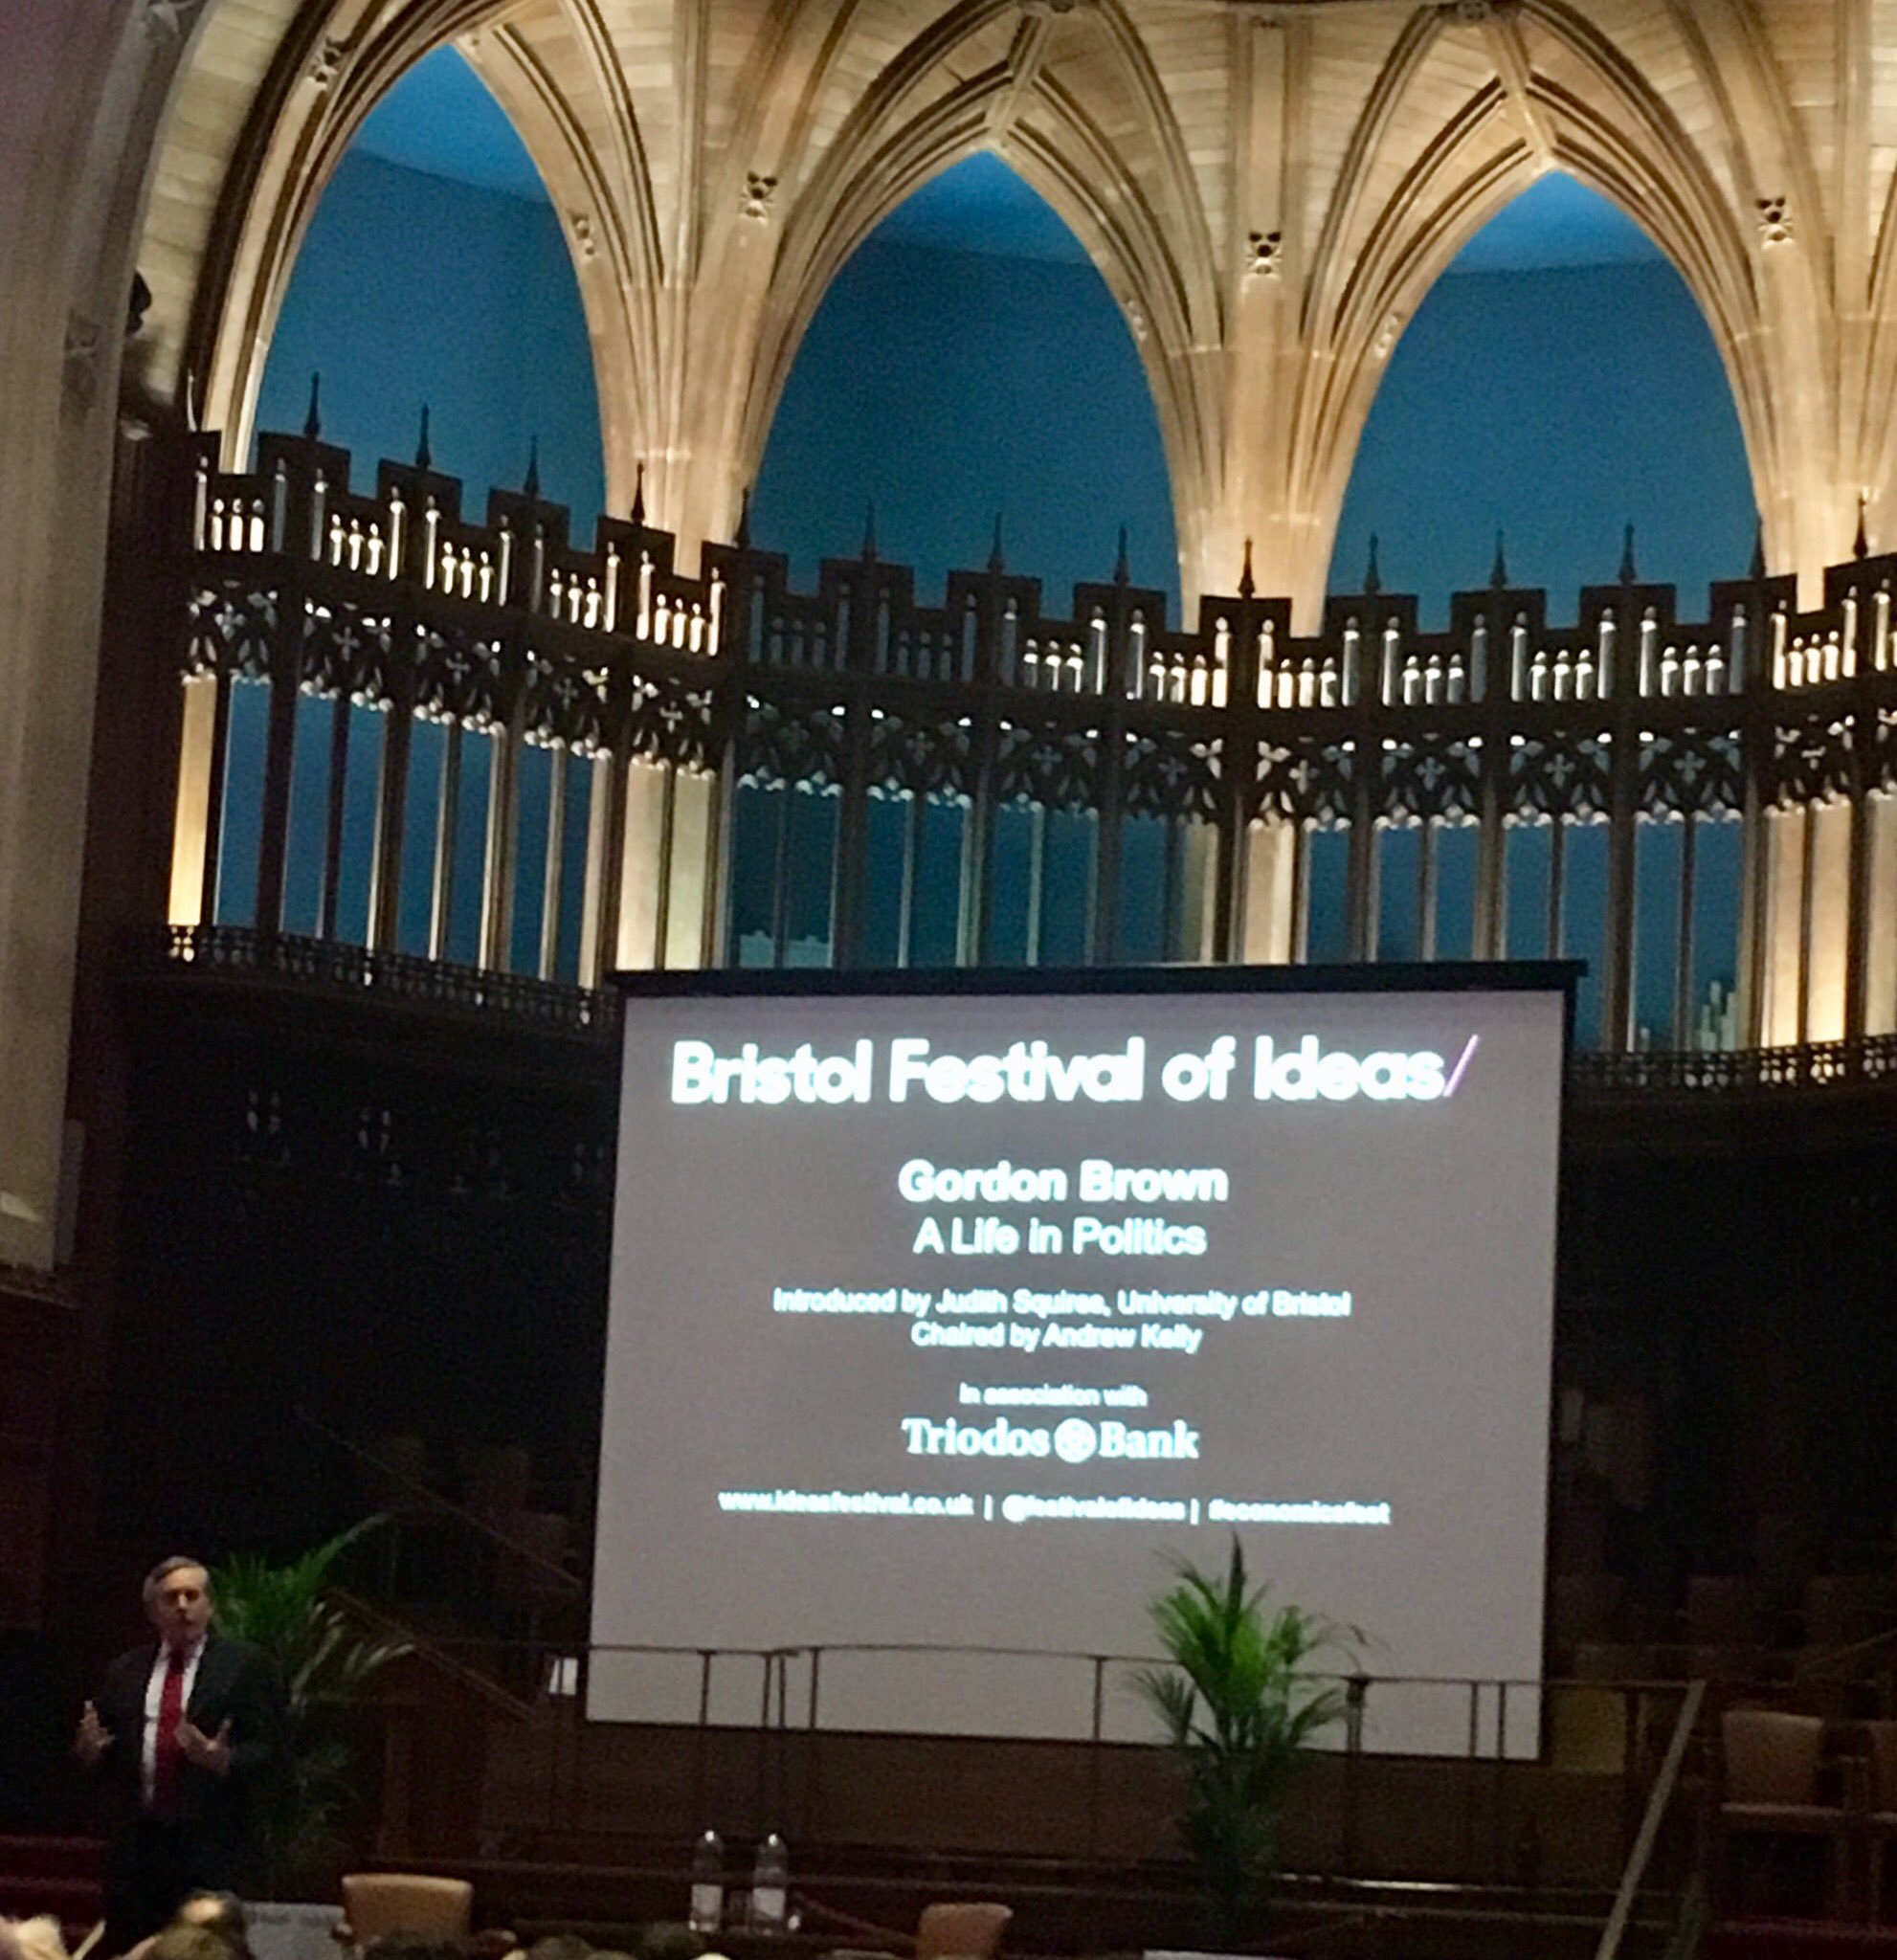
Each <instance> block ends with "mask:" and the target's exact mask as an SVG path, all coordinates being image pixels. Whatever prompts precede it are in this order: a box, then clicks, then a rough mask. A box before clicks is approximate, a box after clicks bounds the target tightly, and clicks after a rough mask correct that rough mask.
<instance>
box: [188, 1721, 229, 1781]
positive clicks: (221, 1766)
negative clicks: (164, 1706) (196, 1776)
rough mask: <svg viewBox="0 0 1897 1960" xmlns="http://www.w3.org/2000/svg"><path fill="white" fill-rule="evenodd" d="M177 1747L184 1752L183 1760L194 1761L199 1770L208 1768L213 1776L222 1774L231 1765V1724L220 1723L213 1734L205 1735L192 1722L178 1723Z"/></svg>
mask: <svg viewBox="0 0 1897 1960" xmlns="http://www.w3.org/2000/svg"><path fill="white" fill-rule="evenodd" d="M177 1733H178V1747H179V1748H181V1749H183V1750H184V1752H185V1760H186V1761H187V1762H189V1763H195V1764H196V1765H197V1766H198V1768H199V1769H200V1770H209V1771H211V1773H212V1775H213V1776H222V1775H223V1774H224V1772H225V1771H227V1770H229V1769H230V1767H231V1725H230V1723H229V1721H228V1720H227V1721H225V1722H223V1723H221V1724H220V1725H219V1726H218V1730H217V1733H216V1734H215V1735H206V1734H205V1732H204V1730H203V1729H201V1728H200V1727H198V1726H197V1725H196V1724H195V1723H194V1722H180V1723H179V1724H178V1731H177Z"/></svg>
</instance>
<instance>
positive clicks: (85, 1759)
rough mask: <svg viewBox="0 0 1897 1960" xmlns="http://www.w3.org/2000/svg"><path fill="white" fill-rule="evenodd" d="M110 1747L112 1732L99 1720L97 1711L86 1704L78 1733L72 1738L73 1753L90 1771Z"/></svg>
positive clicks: (90, 1704)
mask: <svg viewBox="0 0 1897 1960" xmlns="http://www.w3.org/2000/svg"><path fill="white" fill-rule="evenodd" d="M111 1747H112V1731H111V1730H110V1729H109V1728H107V1727H106V1726H105V1725H104V1723H102V1722H101V1721H100V1719H99V1710H98V1708H97V1707H96V1706H95V1705H94V1704H92V1703H91V1702H88V1703H87V1704H85V1710H84V1712H83V1713H82V1714H81V1715H80V1717H79V1732H78V1734H77V1735H76V1736H75V1737H74V1738H73V1753H74V1754H75V1755H77V1756H78V1759H79V1761H80V1762H81V1763H83V1764H84V1765H85V1767H86V1768H87V1769H88V1770H90V1769H92V1768H94V1767H95V1766H96V1765H97V1764H98V1762H99V1759H100V1756H102V1755H103V1754H104V1753H105V1751H106V1750H107V1749H109V1748H111Z"/></svg>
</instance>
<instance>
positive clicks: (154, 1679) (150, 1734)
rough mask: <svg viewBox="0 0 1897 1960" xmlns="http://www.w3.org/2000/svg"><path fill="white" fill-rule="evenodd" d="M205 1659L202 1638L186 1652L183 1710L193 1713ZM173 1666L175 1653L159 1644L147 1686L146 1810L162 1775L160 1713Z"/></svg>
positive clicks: (142, 1779)
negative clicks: (199, 1670) (193, 1696)
mask: <svg viewBox="0 0 1897 1960" xmlns="http://www.w3.org/2000/svg"><path fill="white" fill-rule="evenodd" d="M202 1659H204V1636H203V1635H202V1634H200V1635H199V1636H198V1637H197V1638H196V1639H195V1640H193V1641H192V1642H191V1644H190V1646H189V1647H188V1648H186V1649H185V1697H184V1702H183V1706H184V1708H185V1709H186V1710H189V1709H190V1705H191V1690H192V1688H194V1687H195V1686H196V1685H197V1664H198V1662H199V1661H200V1660H202ZM170 1666H171V1650H170V1648H169V1647H167V1645H166V1644H165V1642H164V1641H163V1640H160V1641H159V1643H158V1658H157V1659H155V1660H154V1661H153V1662H152V1663H151V1676H150V1679H149V1680H147V1681H146V1682H145V1725H144V1734H145V1741H144V1745H143V1747H142V1748H140V1750H139V1788H140V1790H141V1792H142V1793H143V1796H144V1802H145V1809H146V1810H149V1809H150V1808H151V1792H152V1785H153V1783H154V1781H155V1780H156V1778H157V1773H158V1710H159V1705H160V1704H161V1703H162V1702H163V1701H164V1699H165V1677H166V1674H167V1672H168V1671H169V1669H170Z"/></svg>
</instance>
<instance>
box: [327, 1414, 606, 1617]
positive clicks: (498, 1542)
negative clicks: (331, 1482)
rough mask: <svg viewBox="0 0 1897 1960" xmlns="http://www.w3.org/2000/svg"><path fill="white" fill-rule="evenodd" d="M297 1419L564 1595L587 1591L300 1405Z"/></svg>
mask: <svg viewBox="0 0 1897 1960" xmlns="http://www.w3.org/2000/svg"><path fill="white" fill-rule="evenodd" d="M296 1415H297V1420H298V1421H299V1422H300V1423H301V1424H302V1426H303V1427H304V1428H305V1429H307V1430H311V1431H313V1432H314V1433H315V1434H316V1435H318V1436H320V1437H323V1438H324V1440H325V1441H326V1442H331V1443H335V1444H337V1445H338V1446H339V1447H340V1448H342V1449H343V1450H346V1452H347V1453H348V1454H349V1455H350V1456H351V1457H353V1458H354V1459H356V1460H357V1462H359V1463H366V1464H368V1466H369V1468H370V1469H372V1470H374V1471H375V1472H376V1474H377V1475H378V1476H381V1477H386V1478H388V1480H389V1481H391V1483H393V1484H395V1485H397V1486H398V1487H399V1488H400V1489H402V1490H404V1491H407V1492H410V1493H412V1494H413V1495H414V1496H416V1497H420V1498H425V1499H426V1500H427V1501H428V1507H429V1509H430V1510H431V1511H435V1512H439V1513H440V1514H441V1515H442V1516H444V1517H450V1518H453V1519H454V1520H455V1521H456V1522H457V1523H458V1524H460V1525H464V1526H466V1527H467V1528H468V1529H469V1530H470V1531H472V1532H473V1533H475V1535H476V1536H477V1537H480V1538H484V1539H485V1540H486V1541H487V1542H488V1543H489V1544H490V1545H492V1546H493V1547H494V1548H496V1549H497V1550H500V1551H504V1552H506V1553H507V1555H508V1556H509V1557H510V1558H518V1559H521V1560H522V1561H524V1563H525V1564H527V1565H529V1566H532V1567H534V1568H535V1569H536V1570H539V1571H542V1572H545V1573H546V1574H547V1576H548V1577H549V1578H551V1579H554V1580H557V1581H558V1583H559V1584H560V1586H561V1587H562V1588H563V1589H564V1590H565V1591H567V1592H569V1593H573V1594H574V1595H575V1596H577V1595H578V1594H580V1593H584V1592H585V1591H586V1588H585V1586H584V1585H583V1584H582V1583H581V1582H580V1580H579V1579H578V1578H576V1577H575V1576H574V1574H573V1573H571V1572H569V1570H567V1568H566V1567H565V1566H557V1565H555V1564H554V1563H553V1562H552V1560H551V1559H546V1558H542V1557H541V1555H540V1554H539V1553H538V1552H537V1551H535V1550H534V1549H533V1548H532V1547H530V1546H525V1545H517V1544H516V1543H515V1542H514V1540H513V1539H511V1538H509V1537H508V1536H507V1534H506V1533H505V1532H504V1531H500V1530H497V1529H496V1528H495V1527H494V1526H492V1525H491V1524H489V1523H488V1522H487V1520H486V1519H484V1518H481V1517H479V1516H477V1515H476V1513H475V1512H473V1511H470V1510H467V1509H465V1508H464V1507H463V1506H462V1505H460V1504H458V1503H456V1502H455V1500H454V1499H453V1498H451V1497H444V1496H443V1495H442V1494H441V1492H440V1491H438V1490H436V1489H435V1486H434V1485H433V1484H432V1483H424V1482H422V1481H421V1480H420V1479H419V1478H416V1477H411V1476H410V1475H409V1473H408V1472H407V1471H406V1470H402V1469H399V1468H397V1466H396V1465H395V1464H393V1463H391V1462H388V1461H387V1460H385V1459H383V1458H381V1457H378V1456H377V1455H376V1454H375V1452H374V1451H373V1450H366V1449H364V1448H363V1446H362V1444H360V1443H359V1442H356V1441H354V1440H353V1439H352V1438H351V1437H346V1436H345V1435H343V1433H342V1432H341V1431H340V1430H334V1429H331V1428H330V1427H329V1425H328V1424H327V1423H326V1422H324V1421H323V1420H322V1418H321V1417H320V1416H315V1415H312V1414H310V1413H309V1411H308V1410H307V1409H305V1408H304V1407H303V1405H302V1404H301V1402H299V1403H298V1404H297V1405H296Z"/></svg>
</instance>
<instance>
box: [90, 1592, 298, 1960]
mask: <svg viewBox="0 0 1897 1960" xmlns="http://www.w3.org/2000/svg"><path fill="white" fill-rule="evenodd" d="M212 1611H213V1609H212V1597H211V1575H210V1573H209V1572H208V1571H207V1570H205V1568H204V1566H203V1565H202V1564H200V1563H199V1561H197V1560H196V1559H190V1558H167V1559H166V1560H165V1561H164V1562H163V1563H162V1564H160V1565H158V1566H155V1567H153V1569H152V1570H151V1571H150V1573H149V1574H148V1575H147V1576H146V1579H145V1615H146V1617H147V1618H148V1619H149V1620H150V1621H151V1624H152V1627H153V1629H154V1631H155V1632H156V1634H157V1638H156V1640H154V1641H147V1642H145V1644H144V1645H143V1646H139V1647H134V1648H133V1649H132V1650H131V1651H130V1652H129V1653H127V1654H122V1655H120V1657H119V1658H118V1659H116V1660H115V1661H113V1663H112V1665H111V1666H110V1667H108V1668H107V1669H106V1671H105V1679H104V1681H103V1682H101V1683H100V1689H99V1694H98V1696H97V1698H96V1699H95V1700H93V1701H90V1702H88V1703H87V1704H85V1712H84V1714H83V1715H82V1716H81V1717H80V1720H79V1728H78V1737H77V1738H76V1740H75V1743H74V1748H75V1750H76V1752H77V1754H78V1759H79V1762H80V1764H81V1765H82V1766H83V1767H84V1768H85V1769H86V1770H87V1771H89V1772H90V1773H91V1774H92V1776H93V1778H94V1780H95V1782H96V1783H97V1785H98V1786H99V1789H100V1795H101V1798H102V1799H103V1803H104V1808H105V1813H106V1815H105V1827H106V1853H105V1935H104V1938H103V1940H102V1942H101V1943H100V1944H101V1950H102V1951H103V1952H104V1953H106V1954H117V1953H123V1952H126V1951H128V1950H129V1949H131V1948H132V1947H133V1946H135V1945H136V1944H137V1943H138V1942H139V1941H140V1940H142V1939H144V1938H145V1935H146V1934H147V1933H152V1932H156V1931H157V1930H158V1928H159V1927H162V1926H164V1925H165V1924H166V1923H167V1921H168V1920H169V1919H170V1918H171V1916H172V1914H173V1913H174V1912H176V1910H177V1909H178V1906H179V1904H181V1902H182V1901H183V1900H184V1898H185V1896H186V1894H187V1893H190V1892H197V1891H212V1892H218V1891H235V1890H237V1889H238V1886H239V1882H240V1881H241V1879H242V1877H243V1871H244V1863H245V1859H246V1856H247V1854H248V1852H249V1849H250V1796H251V1793H252V1789H253V1787H254V1786H255V1784H256V1782H257V1777H258V1775H259V1774H260V1773H261V1772H262V1771H265V1770H266V1769H267V1768H268V1767H269V1765H270V1763H271V1761H272V1759H273V1756H274V1754H275V1750H276V1747H277V1741H278V1732H279V1692H278V1687H277V1682H276V1681H275V1678H274V1676H273V1674H272V1671H271V1668H270V1666H269V1663H268V1662H267V1661H266V1660H265V1659H264V1657H263V1655H262V1653H261V1652H260V1651H259V1650H258V1649H257V1648H256V1647H253V1646H251V1645H249V1644H248V1643H247V1642H245V1641H243V1640H231V1639H226V1638H224V1637H222V1636H220V1635H219V1634H218V1633H217V1632H216V1631H215V1629H214V1628H213V1627H212Z"/></svg>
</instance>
